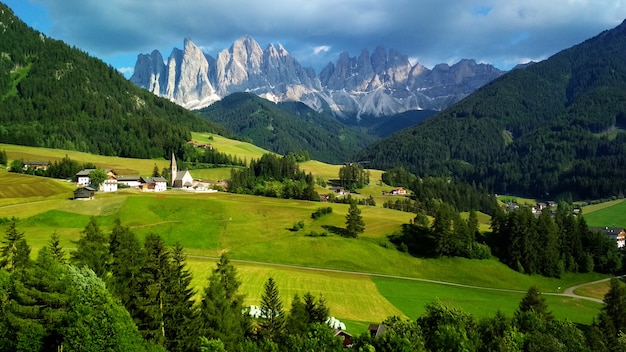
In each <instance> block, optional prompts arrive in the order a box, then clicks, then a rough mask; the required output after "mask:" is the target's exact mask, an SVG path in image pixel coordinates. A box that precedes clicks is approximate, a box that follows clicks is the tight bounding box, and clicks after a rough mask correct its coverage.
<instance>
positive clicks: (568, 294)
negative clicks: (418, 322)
mask: <svg viewBox="0 0 626 352" xmlns="http://www.w3.org/2000/svg"><path fill="white" fill-rule="evenodd" d="M187 257H188V258H196V259H208V260H216V261H217V260H219V258H216V257H208V256H201V255H188V256H187ZM230 261H231V262H234V263H244V264H253V265H264V266H274V267H279V268H287V269H298V270H310V271H315V272H327V273H340V274H351V275H362V276H374V277H383V278H389V279H399V280H409V281H418V282H428V283H432V284H439V285H447V286H454V287H463V288H471V289H476V290H487V291H497V292H512V293H521V294H525V293H526V291H521V290H510V289H505V288H493V287H482V286H473V285H466V284H459V283H455V282H447V281H439V280H430V279H420V278H415V277H406V276H397V275H386V274H374V273H366V272H360V271H349V270H338V269H324V268H312V267H305V266H298V265H288V264H276V263H267V262H257V261H251V260H239V259H231V260H230ZM608 280H610V278H607V279H602V280H597V281H593V282H587V283H583V284H580V285H576V286H572V287H569V288H567V289H566V290H565V291H563V293H550V292H546V293H542V294H544V295H550V296H564V297H571V298H577V299H585V300H588V301H592V302H596V303H602V304H604V302H603V301H602V300H599V299H597V298H593V297H586V296H580V295H577V294H576V293H574V290H576V289H578V288H580V287H582V286H586V285H591V284H596V283H598V282H603V281H608Z"/></svg>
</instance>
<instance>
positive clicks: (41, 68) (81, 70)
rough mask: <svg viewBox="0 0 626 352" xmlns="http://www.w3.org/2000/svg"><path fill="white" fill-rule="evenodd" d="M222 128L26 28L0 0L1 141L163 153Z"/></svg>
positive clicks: (135, 154) (145, 154) (140, 153)
mask: <svg viewBox="0 0 626 352" xmlns="http://www.w3.org/2000/svg"><path fill="white" fill-rule="evenodd" d="M192 129H193V130H196V131H213V132H217V133H220V132H221V133H224V132H225V130H224V129H223V128H222V127H220V126H217V125H215V124H212V123H210V122H207V121H204V120H203V119H201V118H199V117H198V116H197V115H195V114H193V113H191V112H189V111H186V110H185V109H183V108H181V107H179V106H177V105H175V104H173V103H170V102H169V101H167V100H165V99H162V98H157V97H155V96H154V95H153V94H151V93H149V92H146V91H145V90H143V89H141V88H139V87H136V86H135V85H133V84H132V83H131V82H129V81H127V80H126V79H125V78H124V77H123V76H122V75H121V74H120V73H118V72H117V71H116V70H115V69H113V68H112V67H110V66H108V65H106V64H105V63H103V62H102V61H100V60H98V59H95V58H93V57H90V56H89V55H87V54H86V53H84V52H82V51H80V50H78V49H76V48H71V47H69V46H68V45H66V44H65V43H63V42H61V41H57V40H54V39H52V38H48V37H46V36H44V35H43V34H41V33H39V32H37V31H35V30H33V29H31V28H29V27H28V26H27V25H26V24H24V23H23V22H22V21H21V20H20V19H18V18H17V17H15V15H14V14H13V12H12V11H11V10H10V9H9V8H8V7H7V6H6V5H4V4H2V3H0V143H10V144H21V145H30V146H37V147H50V148H63V149H71V150H79V151H85V152H91V153H97V154H102V155H119V156H128V157H138V158H150V157H162V156H166V155H167V153H168V151H170V152H171V151H172V150H176V149H178V148H180V146H181V145H182V144H183V143H184V142H185V141H186V140H189V139H190V138H191V135H190V131H191V130H192Z"/></svg>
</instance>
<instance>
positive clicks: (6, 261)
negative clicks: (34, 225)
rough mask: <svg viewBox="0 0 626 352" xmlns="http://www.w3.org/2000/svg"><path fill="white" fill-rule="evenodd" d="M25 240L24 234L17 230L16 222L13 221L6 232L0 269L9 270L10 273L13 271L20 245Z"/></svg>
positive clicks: (0, 250) (0, 253)
mask: <svg viewBox="0 0 626 352" xmlns="http://www.w3.org/2000/svg"><path fill="white" fill-rule="evenodd" d="M23 238H24V232H19V231H18V230H17V228H16V221H15V220H13V221H11V225H9V227H8V228H7V229H6V231H5V235H4V240H3V241H2V247H0V268H7V270H9V271H11V270H13V268H14V267H15V257H16V255H17V252H18V244H19V242H20V240H22V239H23Z"/></svg>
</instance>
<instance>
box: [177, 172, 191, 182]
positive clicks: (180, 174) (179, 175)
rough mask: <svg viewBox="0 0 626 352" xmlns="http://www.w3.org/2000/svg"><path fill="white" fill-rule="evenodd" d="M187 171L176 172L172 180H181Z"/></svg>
mask: <svg viewBox="0 0 626 352" xmlns="http://www.w3.org/2000/svg"><path fill="white" fill-rule="evenodd" d="M188 172H189V171H178V172H177V173H176V177H174V180H182V179H183V177H184V176H185V174H186V173H188Z"/></svg>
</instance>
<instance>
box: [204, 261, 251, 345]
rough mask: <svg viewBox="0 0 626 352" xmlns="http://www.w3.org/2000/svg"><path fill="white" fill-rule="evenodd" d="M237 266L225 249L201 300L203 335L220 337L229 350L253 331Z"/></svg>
mask: <svg viewBox="0 0 626 352" xmlns="http://www.w3.org/2000/svg"><path fill="white" fill-rule="evenodd" d="M240 285H241V282H240V281H239V279H238V278H237V270H236V269H235V267H234V266H233V265H232V264H231V263H230V260H229V259H228V256H227V255H226V254H225V253H224V254H222V255H221V256H220V260H219V261H218V263H217V266H216V268H215V269H214V270H213V273H212V274H211V276H210V277H209V284H208V286H207V287H206V288H205V289H204V295H203V297H202V301H201V302H200V309H199V313H198V317H197V318H196V324H195V326H196V329H195V330H196V331H197V333H198V334H199V335H200V336H201V337H205V338H208V339H219V340H221V341H222V342H223V343H224V346H226V349H227V350H234V349H235V348H236V346H237V344H238V343H239V342H240V341H241V340H242V339H243V338H244V337H245V335H246V334H247V333H248V332H249V331H250V318H249V316H248V315H247V314H244V313H243V311H244V309H243V299H244V296H243V295H240V294H239V293H238V290H239V286H240Z"/></svg>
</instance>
